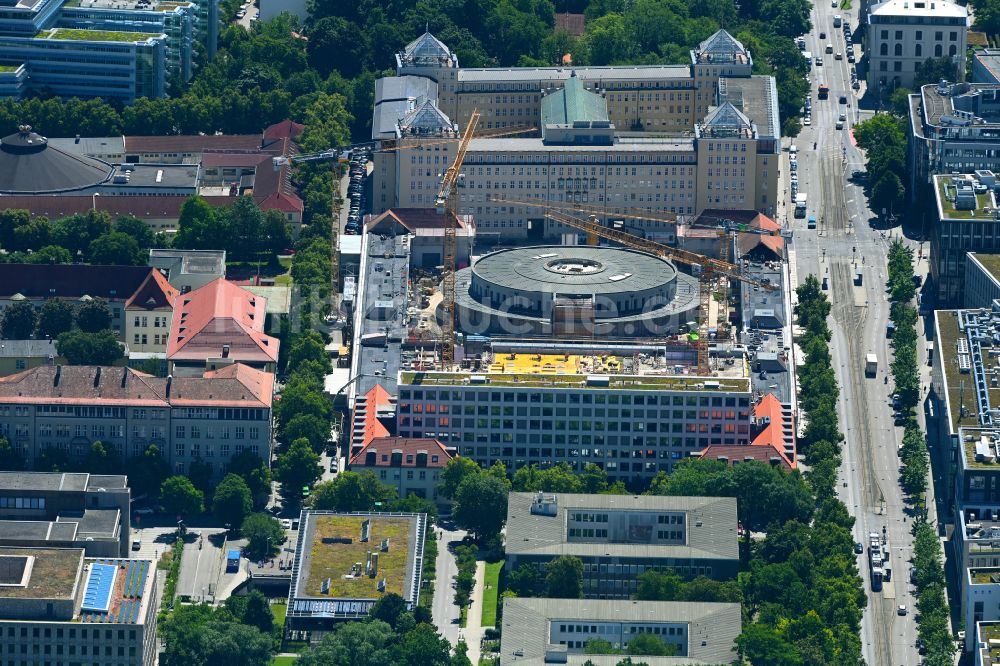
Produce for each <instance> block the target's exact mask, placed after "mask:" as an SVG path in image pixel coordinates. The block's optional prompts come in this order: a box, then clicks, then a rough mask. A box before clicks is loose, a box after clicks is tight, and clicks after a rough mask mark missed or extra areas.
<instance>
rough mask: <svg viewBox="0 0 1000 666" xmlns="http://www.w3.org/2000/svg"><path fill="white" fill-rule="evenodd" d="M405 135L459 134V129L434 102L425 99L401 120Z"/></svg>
mask: <svg viewBox="0 0 1000 666" xmlns="http://www.w3.org/2000/svg"><path fill="white" fill-rule="evenodd" d="M399 129H400V132H401V133H403V134H441V133H449V132H457V127H455V124H454V123H453V122H452V121H451V118H449V117H448V116H447V115H446V114H445V112H444V111H442V110H441V109H439V108H438V107H437V104H435V103H434V101H433V100H430V99H425V100H424V101H423V102H422V103H421V104H418V105H417V106H416V107H414V109H413V110H412V111H410V112H409V113H407V114H406V115H405V116H403V117H402V118H400V119H399Z"/></svg>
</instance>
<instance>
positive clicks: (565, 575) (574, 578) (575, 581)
mask: <svg viewBox="0 0 1000 666" xmlns="http://www.w3.org/2000/svg"><path fill="white" fill-rule="evenodd" d="M545 585H546V587H547V588H548V596H549V597H551V598H556V599H581V598H583V561H582V560H581V559H580V558H579V557H576V556H574V555H560V556H559V557H557V558H555V559H554V560H552V561H551V562H547V563H546V564H545Z"/></svg>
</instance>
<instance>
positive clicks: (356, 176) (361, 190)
mask: <svg viewBox="0 0 1000 666" xmlns="http://www.w3.org/2000/svg"><path fill="white" fill-rule="evenodd" d="M368 174H369V158H368V154H367V153H364V152H360V151H357V152H354V153H352V154H351V161H350V167H349V170H348V184H347V200H346V202H345V204H346V205H345V206H344V208H345V209H346V211H347V217H346V221H345V224H344V227H343V232H344V233H345V234H348V235H354V234H360V233H361V222H362V221H363V220H364V217H365V213H366V212H367V211H368V210H369V201H368V192H367V190H368Z"/></svg>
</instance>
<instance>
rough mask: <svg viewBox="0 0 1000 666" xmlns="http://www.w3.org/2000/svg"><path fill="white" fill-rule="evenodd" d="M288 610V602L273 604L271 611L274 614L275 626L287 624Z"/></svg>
mask: <svg viewBox="0 0 1000 666" xmlns="http://www.w3.org/2000/svg"><path fill="white" fill-rule="evenodd" d="M287 612H288V605H287V604H271V613H272V614H273V615H274V626H276V627H284V626H285V613H287Z"/></svg>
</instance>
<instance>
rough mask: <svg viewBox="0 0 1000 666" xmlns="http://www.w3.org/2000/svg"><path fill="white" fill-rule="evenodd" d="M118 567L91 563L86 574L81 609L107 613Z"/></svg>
mask: <svg viewBox="0 0 1000 666" xmlns="http://www.w3.org/2000/svg"><path fill="white" fill-rule="evenodd" d="M117 574H118V567H116V566H114V565H113V564H93V565H91V567H90V574H89V575H88V576H87V587H86V588H85V591H84V593H83V604H82V606H81V607H80V608H81V610H85V611H94V612H98V613H107V612H108V607H109V606H110V605H111V592H112V590H113V589H114V587H115V577H116V576H117Z"/></svg>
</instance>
